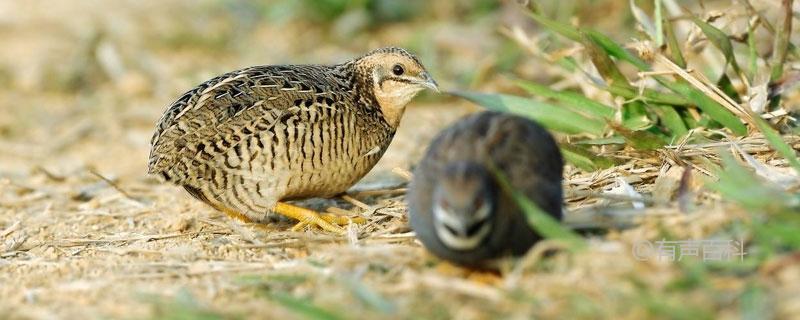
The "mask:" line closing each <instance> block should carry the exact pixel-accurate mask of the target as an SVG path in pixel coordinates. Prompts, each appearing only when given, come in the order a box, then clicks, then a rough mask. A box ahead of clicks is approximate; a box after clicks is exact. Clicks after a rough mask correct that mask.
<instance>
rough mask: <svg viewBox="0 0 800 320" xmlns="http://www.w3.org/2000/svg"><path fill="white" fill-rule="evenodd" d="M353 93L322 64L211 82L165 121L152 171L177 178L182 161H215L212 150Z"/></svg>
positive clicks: (253, 70) (260, 69)
mask: <svg viewBox="0 0 800 320" xmlns="http://www.w3.org/2000/svg"><path fill="white" fill-rule="evenodd" d="M348 90H351V88H349V87H348V85H347V82H346V79H343V78H340V77H336V76H335V74H334V73H332V72H330V67H328V66H317V65H307V66H257V67H250V68H246V69H241V70H238V71H233V72H230V73H226V74H223V75H221V76H218V77H216V78H213V79H211V80H208V81H206V82H204V83H203V84H201V85H199V86H198V87H196V88H194V89H192V90H190V91H188V92H186V93H185V94H183V95H182V96H181V97H180V98H178V100H177V101H175V102H174V103H172V104H171V105H170V106H169V108H167V111H166V112H165V113H164V115H163V116H162V118H161V120H159V123H158V126H157V127H156V132H155V134H154V135H153V138H152V140H151V152H150V159H149V165H148V169H149V170H148V171H149V172H150V173H153V174H162V176H164V178H166V179H168V180H170V179H174V178H176V177H170V176H169V175H168V174H167V173H169V172H170V170H171V169H172V168H173V167H174V166H175V165H177V164H178V162H179V161H180V160H186V159H187V158H189V159H193V160H195V161H200V162H202V161H204V160H205V161H211V160H212V159H211V158H213V157H212V156H210V155H208V154H205V153H206V151H208V153H214V154H217V155H219V154H225V153H226V152H227V150H228V149H230V148H232V147H235V146H236V144H237V143H238V142H239V141H242V140H243V139H247V138H248V137H249V136H251V135H253V133H254V132H257V131H263V130H270V129H272V126H274V125H275V124H276V123H279V122H281V121H283V120H284V119H286V118H289V117H292V116H294V115H296V114H297V113H298V112H299V111H301V110H302V109H303V108H306V109H307V108H308V107H310V106H312V105H314V104H317V105H320V104H321V105H324V106H328V107H331V106H333V105H334V102H335V101H343V100H346V99H347V97H348V93H351V91H348ZM349 105H351V104H350V103H342V104H337V105H336V106H337V107H348V106H349ZM179 171H180V170H179Z"/></svg>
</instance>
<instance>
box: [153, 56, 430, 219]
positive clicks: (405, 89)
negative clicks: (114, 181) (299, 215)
mask: <svg viewBox="0 0 800 320" xmlns="http://www.w3.org/2000/svg"><path fill="white" fill-rule="evenodd" d="M397 65H400V66H401V68H403V72H402V73H401V74H400V75H397V74H395V73H394V72H388V71H387V70H390V69H391V68H396V66H397ZM425 87H433V88H435V82H433V80H431V79H430V77H429V76H428V74H427V73H426V72H425V70H424V68H423V67H422V65H421V64H419V61H418V60H417V59H416V58H415V57H414V56H412V55H411V54H409V53H408V52H406V51H405V50H403V49H399V48H384V49H379V50H375V51H373V52H371V53H369V54H367V55H365V56H362V57H360V58H357V59H354V60H351V61H347V62H345V63H342V64H339V65H333V66H324V65H290V66H256V67H250V68H245V69H241V70H238V71H234V72H230V73H227V74H224V75H221V76H219V77H216V78H213V79H211V80H208V81H206V82H205V83H203V84H201V85H199V86H198V87H196V88H194V89H192V90H190V91H188V92H186V93H185V94H183V95H182V96H181V97H180V98H179V99H178V100H177V101H176V102H174V103H173V104H172V105H171V106H170V107H169V108H168V109H167V110H166V112H165V113H164V115H163V116H162V118H161V120H160V121H159V122H158V125H157V127H156V132H155V134H154V135H153V138H152V140H151V145H152V149H151V153H150V161H149V172H150V173H151V174H157V175H160V176H161V177H163V178H164V179H165V180H167V181H170V182H173V183H175V184H178V185H182V186H184V187H185V188H186V189H187V190H188V191H189V192H190V193H191V194H192V195H194V196H195V197H197V198H198V199H201V200H203V201H205V202H207V203H209V204H211V205H212V206H214V207H216V208H218V209H220V210H224V211H235V212H237V213H239V214H241V215H244V216H245V217H247V218H249V219H251V220H255V221H264V220H265V219H266V218H267V217H268V213H269V212H270V210H271V209H272V208H273V207H274V206H275V203H276V202H277V201H279V200H289V199H298V198H305V197H330V196H334V195H336V194H339V193H342V192H344V191H346V190H347V188H349V187H350V186H352V185H353V184H354V183H355V182H356V181H358V180H359V179H360V178H361V177H362V176H364V175H365V174H366V173H367V172H368V171H369V170H370V169H371V168H372V167H373V166H374V165H375V163H377V161H378V160H379V159H380V157H381V156H382V155H383V153H384V151H386V148H387V147H388V145H389V143H390V142H391V139H392V137H393V136H394V134H395V130H396V129H397V125H398V122H399V117H400V116H401V115H402V111H403V108H404V106H405V104H406V103H407V102H408V101H409V100H410V99H411V98H412V97H413V96H414V95H415V94H416V93H417V92H419V91H420V90H421V89H423V88H425Z"/></svg>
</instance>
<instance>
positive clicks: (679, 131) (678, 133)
mask: <svg viewBox="0 0 800 320" xmlns="http://www.w3.org/2000/svg"><path fill="white" fill-rule="evenodd" d="M653 110H654V111H655V112H656V114H658V118H659V119H661V123H662V124H663V125H664V126H665V127H667V129H669V131H670V133H671V134H672V138H673V140H675V139H677V138H679V137H682V136H684V135H685V134H687V133H688V132H689V130H688V129H687V128H686V124H684V123H683V119H682V118H681V115H680V114H679V113H678V111H677V110H675V108H673V107H670V106H656V108H653Z"/></svg>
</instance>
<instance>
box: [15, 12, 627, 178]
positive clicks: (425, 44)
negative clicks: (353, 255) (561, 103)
mask: <svg viewBox="0 0 800 320" xmlns="http://www.w3.org/2000/svg"><path fill="white" fill-rule="evenodd" d="M626 5H627V3H626V1H568V2H558V1H544V2H542V3H541V6H542V9H543V10H544V11H545V12H547V14H548V15H551V16H553V17H557V18H559V19H577V20H580V21H581V23H582V24H591V25H596V26H597V27H598V28H601V29H603V30H614V35H615V36H616V37H617V38H619V39H626V37H627V33H628V32H629V31H631V30H632V29H631V28H629V26H630V25H631V24H632V22H633V18H632V17H631V15H630V14H629V12H630V11H629V10H627V9H626V8H625V7H626ZM598 12H603V14H601V15H598V14H596V13H598ZM509 25H520V26H522V27H523V28H525V29H526V30H531V29H534V28H535V27H534V24H533V23H532V21H531V20H530V19H529V18H527V17H526V16H525V14H524V13H522V10H521V9H520V6H519V5H517V3H516V2H515V1H493V0H474V1H472V0H469V1H468V0H456V1H424V0H409V1H393V0H359V1H343V0H300V1H290V0H284V1H281V0H277V1H204V0H201V1H182V0H174V1H125V0H119V1H91V0H89V1H58V2H52V1H3V2H0V42H1V43H2V44H3V45H2V50H0V112H2V117H0V160H1V161H2V163H3V165H2V166H0V176H2V175H12V176H14V175H20V174H23V173H24V172H26V171H28V170H30V169H31V167H34V166H35V165H41V164H44V163H47V165H48V168H49V169H50V170H55V171H58V172H71V171H74V170H77V168H78V167H81V166H84V165H88V166H97V167H99V170H101V171H104V172H108V173H109V174H112V175H115V176H119V175H125V176H128V177H131V178H133V177H137V176H142V175H143V173H144V172H145V163H146V161H145V159H146V157H147V154H146V153H147V149H148V144H149V140H150V135H151V133H152V129H153V127H154V124H155V122H156V121H157V120H158V118H159V116H160V114H161V112H163V110H164V109H165V108H166V106H167V105H169V104H170V103H171V102H172V101H173V100H174V99H175V98H176V97H178V96H179V95H180V94H181V93H182V92H184V91H186V90H188V89H190V88H192V87H194V86H195V85H197V84H199V83H200V82H203V81H205V80H207V79H209V78H211V77H213V76H215V75H218V74H221V73H224V72H227V71H231V70H235V69H239V68H243V67H247V66H252V65H261V64H303V63H319V64H330V63H338V62H341V61H344V60H347V59H350V58H353V57H356V56H358V55H361V54H363V53H365V52H367V51H369V50H372V49H374V48H377V47H381V46H388V45H396V46H402V47H405V48H407V49H409V50H411V51H413V52H414V53H416V54H417V55H418V56H419V57H420V59H421V60H422V61H423V62H424V64H425V65H426V66H427V68H428V69H430V70H431V71H432V73H433V75H434V77H435V78H436V80H437V81H438V82H439V83H440V84H441V85H442V87H443V88H445V89H466V88H471V89H481V90H489V91H509V90H517V89H514V88H515V87H514V86H512V85H510V84H509V83H508V80H507V79H506V77H505V75H506V74H508V73H516V74H517V75H520V76H524V77H526V78H528V79H532V80H536V81H539V80H541V81H544V82H546V81H547V77H548V73H547V71H548V70H549V68H547V67H546V66H542V65H541V63H540V62H539V61H531V59H529V58H528V57H526V56H525V51H524V49H522V48H520V47H519V46H518V45H516V44H515V43H514V42H513V41H512V40H510V39H509V38H508V37H505V36H503V35H502V34H501V32H500V30H501V29H502V28H503V27H504V26H509ZM626 26H628V27H626ZM434 105H435V108H434V107H433V106H434ZM418 108H424V109H426V110H429V111H431V112H415V111H414V110H416V109H418ZM465 108H466V110H469V108H470V107H467V106H466V105H465V104H464V103H462V102H458V101H454V100H448V99H446V98H443V97H442V96H434V95H431V94H426V95H424V96H423V97H421V98H418V99H417V100H416V101H415V102H414V103H412V105H411V111H410V112H409V115H408V116H407V119H406V120H407V121H403V123H406V124H407V123H411V122H416V123H418V122H417V121H415V120H413V119H418V120H419V121H424V122H425V123H427V124H428V125H427V126H423V127H422V128H419V127H417V128H416V129H414V130H403V129H401V131H400V132H401V133H400V134H399V136H398V139H397V140H398V141H397V142H396V143H395V144H396V145H398V146H395V149H397V148H401V149H402V150H401V151H398V152H390V153H389V155H387V158H388V159H389V160H387V161H388V162H389V163H388V164H386V165H385V166H386V167H390V166H397V165H404V164H406V162H405V161H403V160H402V159H399V158H402V157H400V156H399V155H398V157H397V158H395V156H396V153H400V154H411V155H412V158H413V155H418V154H419V152H420V151H417V150H418V149H419V150H421V149H422V148H421V146H420V145H415V146H406V148H403V146H404V145H406V144H405V143H404V142H403V141H405V140H407V139H408V141H425V137H428V136H430V135H431V134H432V133H434V132H436V129H438V128H439V127H441V126H442V125H443V124H444V123H445V122H447V121H448V120H452V119H453V118H454V117H455V116H457V115H459V114H461V113H463V112H466V111H465ZM434 109H435V110H437V112H433V110H434ZM438 111H441V112H438ZM409 119H412V120H409ZM427 128H430V130H427ZM415 135H423V137H417V136H415ZM419 139H422V140H419ZM390 159H394V160H390ZM385 162H386V161H385ZM382 165H383V164H382Z"/></svg>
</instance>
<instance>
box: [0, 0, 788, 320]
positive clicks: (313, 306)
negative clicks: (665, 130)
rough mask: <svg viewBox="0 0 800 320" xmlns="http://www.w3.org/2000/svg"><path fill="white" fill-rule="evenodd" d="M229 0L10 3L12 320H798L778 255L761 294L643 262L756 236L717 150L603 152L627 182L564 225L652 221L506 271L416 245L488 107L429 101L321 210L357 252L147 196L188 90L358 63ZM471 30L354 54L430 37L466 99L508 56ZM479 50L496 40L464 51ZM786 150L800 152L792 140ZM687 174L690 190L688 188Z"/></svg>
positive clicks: (747, 145) (417, 104)
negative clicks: (727, 185)
mask: <svg viewBox="0 0 800 320" xmlns="http://www.w3.org/2000/svg"><path fill="white" fill-rule="evenodd" d="M225 3H226V5H220V4H219V3H215V2H211V1H201V2H197V1H173V2H171V3H169V4H168V5H164V6H163V7H162V5H161V4H158V3H156V2H152V3H151V2H139V1H117V2H115V3H113V4H110V3H106V2H91V1H58V2H50V1H25V2H10V1H9V2H3V3H0V42H2V43H3V49H2V50H0V61H3V63H2V64H0V115H2V116H0V239H2V240H3V242H4V243H3V247H0V284H2V285H0V296H2V297H3V299H0V318H10V319H16V318H19V319H27V318H33V319H55V318H78V319H81V318H137V319H139V318H218V317H222V318H378V317H386V318H458V319H488V318H495V317H505V318H530V317H532V316H533V317H542V318H555V317H559V316H563V315H570V316H571V317H577V318H630V319H637V318H645V317H655V316H656V315H659V314H666V316H665V317H668V318H698V317H699V318H711V317H720V318H734V317H740V316H742V315H743V314H744V315H749V316H753V317H754V318H759V316H760V315H766V316H774V317H778V318H787V319H788V318H792V316H797V315H798V314H800V294H799V293H800V287H798V286H797V284H798V283H800V262H798V261H800V255H798V254H797V253H794V254H791V253H790V254H782V255H779V256H778V257H777V258H775V259H773V260H771V261H770V263H767V264H764V265H762V266H759V267H757V268H755V271H754V272H752V271H748V273H747V276H746V277H743V276H741V272H740V273H737V271H736V269H735V268H733V269H724V270H728V271H724V272H720V273H715V274H713V276H709V277H703V276H700V275H698V274H700V272H699V271H698V272H695V273H692V272H691V271H692V270H695V271H696V270H699V269H693V268H694V266H696V265H694V264H692V263H691V262H689V263H683V264H682V263H673V262H669V261H658V260H655V259H650V260H647V261H641V260H640V259H637V256H636V255H635V254H634V252H633V250H634V248H635V246H636V245H637V244H638V243H640V242H641V241H643V240H649V241H657V240H661V239H662V237H663V236H664V235H665V234H668V235H670V236H671V237H672V238H676V239H706V238H707V237H709V236H710V235H715V236H719V235H718V234H716V233H715V232H716V231H718V230H721V229H722V228H723V227H725V226H728V225H730V224H731V223H747V222H748V221H750V219H753V218H752V216H751V215H749V214H748V212H746V210H744V209H743V208H741V207H739V206H735V205H732V204H731V203H729V202H724V201H721V200H720V197H719V196H718V195H717V194H715V193H713V192H711V191H709V190H708V189H707V188H705V187H704V185H705V183H706V182H707V178H708V176H709V175H710V173H709V172H706V171H704V170H705V169H704V168H705V167H703V166H702V164H703V163H704V161H705V160H704V159H705V158H713V159H715V160H716V159H717V158H716V156H710V155H711V154H713V153H714V152H715V151H716V150H717V148H718V147H719V146H718V145H703V144H690V145H685V146H682V147H676V148H665V149H663V150H660V151H653V152H639V153H637V152H633V151H631V150H625V149H614V148H609V149H607V150H604V153H605V154H606V155H608V156H610V157H615V158H617V159H621V163H620V164H619V165H617V166H615V167H612V168H609V169H604V170H599V171H596V172H592V173H586V172H583V171H581V170H578V169H576V168H574V167H572V166H569V167H567V170H566V176H565V183H564V187H565V192H566V196H567V201H566V206H567V209H568V212H569V213H568V216H569V217H578V213H579V212H581V210H586V208H590V207H592V206H594V205H608V204H612V203H613V204H616V205H618V207H617V208H618V211H619V212H627V211H630V212H634V215H636V216H637V217H639V219H638V220H637V221H640V222H641V223H642V224H641V225H640V226H639V227H635V228H630V229H623V230H617V229H614V230H612V231H609V232H604V233H598V234H595V235H589V236H587V239H588V247H587V248H585V249H583V250H581V251H573V250H570V249H568V248H565V247H564V244H563V243H560V242H556V241H543V242H541V243H539V244H538V245H537V246H536V247H535V248H534V249H533V250H531V252H530V253H529V254H528V255H527V256H525V257H524V258H522V259H519V260H514V261H508V262H507V263H506V264H505V265H504V266H503V267H502V268H501V269H500V271H499V272H496V273H494V272H473V271H468V270H464V269H460V268H456V267H452V266H448V265H446V264H442V263H441V262H440V261H438V260H437V259H436V258H434V257H432V256H431V255H429V254H428V253H427V252H426V251H425V250H424V248H423V247H421V245H420V243H419V242H417V241H416V240H415V239H414V236H413V233H411V232H410V230H409V228H408V226H407V217H406V206H405V204H404V190H405V189H404V188H405V187H406V183H407V181H408V179H409V173H410V171H411V170H412V167H413V165H414V163H416V161H417V160H418V159H419V158H420V157H421V155H422V153H423V151H424V148H425V146H426V145H427V142H428V141H429V140H430V139H431V138H432V137H433V136H434V135H435V134H436V132H437V131H438V130H440V129H441V128H443V127H444V126H446V125H447V124H449V123H451V122H452V121H454V120H455V119H457V118H458V117H459V116H461V115H464V114H467V113H470V112H475V111H477V110H479V108H478V107H477V106H474V105H471V104H469V103H468V102H466V101H463V100H458V99H455V98H445V97H441V96H436V95H433V94H425V95H423V96H422V97H420V98H418V99H416V100H415V101H414V102H412V105H411V106H410V107H409V109H408V110H407V112H406V114H405V116H404V118H403V121H402V123H401V127H400V129H399V130H398V133H397V135H396V138H395V140H394V141H393V143H392V145H391V147H390V148H389V150H388V152H387V153H386V155H385V156H384V158H383V159H382V160H381V161H380V163H379V164H378V165H377V166H376V167H375V169H374V170H373V171H372V172H371V173H370V174H369V175H368V176H367V177H366V178H365V179H364V180H363V181H362V182H361V183H359V184H358V185H357V186H355V187H354V189H353V191H352V192H350V193H349V197H348V198H337V199H329V200H324V199H312V200H309V201H308V202H306V204H308V205H310V206H313V207H315V208H318V209H322V210H326V209H327V210H329V211H332V212H335V213H343V212H345V211H346V213H347V214H358V215H361V216H364V217H366V218H367V219H368V222H367V223H366V224H364V225H361V226H351V227H350V228H349V234H348V235H347V236H345V237H340V236H333V235H328V234H326V233H324V232H322V231H319V230H306V231H303V232H290V231H288V229H289V228H290V227H291V225H292V222H289V221H284V222H279V223H274V224H269V225H255V224H245V223H242V222H239V221H235V220H232V219H230V218H228V217H227V216H225V215H223V214H221V213H219V212H216V211H215V210H213V209H211V208H209V207H208V206H206V205H204V204H202V203H200V202H198V201H196V200H194V199H192V198H191V197H190V196H188V195H187V194H186V192H184V191H183V190H182V189H180V188H178V187H175V186H171V185H168V184H162V183H160V182H159V181H158V180H156V179H155V178H153V177H148V176H147V175H146V174H145V173H146V165H147V157H148V152H149V141H150V137H151V135H152V132H153V129H154V125H155V122H156V121H157V120H158V118H159V116H160V114H161V112H163V110H164V109H165V108H166V106H167V105H168V104H169V103H170V102H171V101H172V100H174V99H175V98H176V97H177V96H179V94H180V93H181V92H183V91H185V90H187V89H189V88H191V87H192V86H194V85H196V84H197V83H199V82H201V81H203V80H205V79H207V78H210V77H211V76H214V75H216V74H219V73H222V72H224V71H229V70H233V69H236V68H240V67H244V66H248V65H255V64H271V63H288V62H295V63H309V62H316V63H332V62H336V61H341V60H343V59H346V58H348V57H352V56H354V55H357V54H360V53H361V52H360V51H358V50H356V49H343V48H342V46H340V45H337V44H336V43H337V42H336V41H339V42H342V41H343V40H342V39H343V38H346V37H345V36H341V38H339V39H338V40H337V39H334V40H331V41H327V42H326V41H325V40H323V39H327V38H326V37H333V38H336V36H332V35H330V34H328V33H327V32H328V31H325V29H324V28H318V27H317V28H313V27H312V24H311V23H306V22H303V21H300V22H298V21H295V20H290V21H282V20H280V18H279V16H280V12H282V11H280V10H279V9H280V8H278V9H275V8H272V9H270V10H273V11H275V12H278V13H275V12H273V11H269V12H267V13H265V16H268V17H269V18H270V19H273V20H275V21H278V22H275V21H272V20H270V21H269V22H263V21H256V22H254V21H250V20H248V19H250V18H252V17H251V15H250V13H251V12H250V11H249V10H255V9H253V8H250V7H247V6H244V5H243V6H242V7H239V6H238V5H235V3H238V2H225ZM281 3H283V2H281ZM443 3H445V2H443ZM284 6H285V7H291V6H287V5H284ZM438 6H442V7H444V8H438V7H437V9H436V10H439V11H436V12H449V11H448V10H450V7H447V5H445V4H438ZM255 8H257V9H259V10H260V9H263V8H261V7H259V6H256V7H255ZM117 9H119V10H117ZM220 9H225V10H226V11H225V12H224V13H223V14H218V12H217V10H220ZM504 12H505V11H504ZM435 14H436V13H434V15H435ZM450 14H452V13H450ZM506 14H507V13H503V17H504V16H505V15H506ZM231 16H234V18H231ZM248 17H250V18H248ZM348 19H349V20H348ZM348 19H344V18H342V19H339V22H337V23H335V25H334V27H333V28H335V30H336V31H337V32H345V31H347V30H349V29H348V28H355V27H352V25H351V24H352V23H355V22H353V21H360V20H358V19H363V17H360V16H358V15H357V14H355V15H354V16H353V17H351V18H348ZM508 19H511V18H508ZM232 21H234V22H232ZM476 21H477V22H473V23H462V24H458V23H453V24H452V25H450V24H433V25H425V28H427V29H425V30H427V31H431V30H436V31H435V32H434V31H431V32H432V33H431V34H433V36H430V37H429V38H425V37H423V36H419V35H418V34H415V33H413V32H411V31H409V30H414V28H409V27H402V26H401V27H392V26H389V27H383V28H381V29H380V30H379V31H376V32H373V33H372V34H370V35H368V36H358V37H355V38H354V40H353V41H352V42H354V43H357V44H356V45H353V47H357V48H358V49H359V50H362V51H363V50H366V48H371V47H374V46H377V45H383V44H392V43H398V42H400V43H403V42H414V41H416V40H413V39H417V38H415V37H418V38H420V37H421V38H424V40H418V41H430V42H432V43H435V44H436V45H437V46H438V47H440V48H441V47H444V48H446V49H442V51H444V52H448V55H446V56H445V57H441V56H437V55H434V54H430V53H426V52H424V50H419V49H418V50H417V51H418V52H419V51H423V52H422V53H421V54H420V55H421V59H422V60H423V62H424V63H426V64H429V65H430V66H432V69H433V70H435V71H434V72H433V73H434V75H436V74H441V75H452V74H465V72H467V71H469V70H472V69H475V68H477V69H478V70H477V71H475V70H473V71H474V74H471V76H472V77H473V78H470V79H471V80H470V79H468V80H467V81H461V80H463V79H461V80H459V81H457V80H451V79H446V78H437V80H438V81H439V83H440V84H441V85H442V86H443V87H445V89H447V88H454V87H456V86H459V85H465V84H464V82H480V81H481V80H484V77H485V74H487V73H489V71H487V70H488V69H492V68H493V67H491V66H483V65H482V64H484V63H488V62H486V61H487V59H489V60H491V59H497V60H501V58H498V57H494V56H492V55H491V54H490V53H489V52H492V50H495V49H496V48H498V47H501V46H503V45H507V44H502V43H501V41H500V40H496V38H497V37H499V36H497V35H492V34H493V32H494V30H493V27H491V24H488V22H485V21H482V20H479V19H478V20H476ZM315 23H316V22H315ZM487 24H488V26H487ZM361 27H362V28H363V25H362V26H361ZM220 30H221V31H220ZM286 30H291V31H290V32H287V31H286ZM342 30H344V31H342ZM486 30H489V31H486ZM487 34H489V35H492V36H491V37H489V36H487ZM465 35H466V36H465ZM482 37H488V38H487V40H486V41H482V42H480V43H478V42H472V41H467V40H466V39H467V38H470V39H471V38H480V39H483V38H482ZM373 39H381V40H380V41H377V40H373ZM409 39H412V40H409ZM328 42H330V43H331V44H324V45H323V44H322V43H328ZM345 42H346V41H345ZM448 48H449V49H448ZM448 50H449V51H448ZM426 57H428V58H429V59H428V60H426ZM432 57H433V58H432ZM487 57H490V58H487ZM492 61H495V60H492ZM476 63H477V65H476ZM465 70H467V71H465ZM466 85H469V83H467V84H466ZM506 87H508V80H507V79H504V78H502V77H497V78H493V80H492V81H491V82H490V83H489V84H487V85H485V86H483V87H482V89H484V90H489V91H492V90H501V89H502V88H506ZM560 138H561V139H563V137H560ZM731 141H733V142H735V143H734V144H735V145H737V146H738V147H739V148H740V149H741V150H742V154H745V155H753V156H755V158H756V159H757V161H758V163H762V164H764V165H766V166H767V168H768V169H766V170H767V171H766V172H768V173H771V174H774V175H778V174H779V173H780V174H785V175H788V176H789V177H790V179H795V180H796V177H797V176H796V174H794V173H793V172H791V170H789V169H787V163H786V161H785V160H782V158H781V157H780V156H779V155H777V154H776V153H775V152H773V151H771V149H770V148H769V147H768V145H767V143H766V142H765V140H764V139H763V137H761V136H760V135H758V134H753V135H750V136H748V137H744V138H735V139H734V138H732V140H731ZM787 141H788V142H789V143H790V145H792V146H793V147H794V148H795V149H797V148H798V145H800V139H798V138H796V137H794V138H792V137H789V138H787ZM732 145H733V144H728V145H725V146H726V147H731V146H732ZM731 148H732V147H731ZM685 168H690V169H689V170H690V171H691V177H692V178H691V179H686V178H684V177H686V176H687V175H685V174H684V170H687V169H685ZM626 187H630V188H632V190H630V191H625V190H626V189H625V188H626ZM679 189H680V190H679ZM620 190H622V191H620ZM620 192H621V193H620ZM609 193H613V195H616V196H610V195H608V194H609ZM637 193H641V194H644V195H646V196H648V197H649V198H650V199H652V201H651V202H648V204H647V209H645V210H638V211H637V210H634V209H632V204H631V201H630V200H631V197H632V196H635V195H636V194H637ZM603 195H605V196H603ZM687 197H688V199H689V200H686V201H682V200H681V199H684V200H685V199H687ZM687 203H688V205H687ZM686 206H688V207H689V208H688V209H687V207H686ZM331 207H332V208H333V209H328V208H331ZM337 208H338V209H337ZM731 237H733V235H731ZM734 262H735V261H734ZM687 270H688V271H687ZM703 270H705V269H703ZM730 270H733V271H730ZM676 288H677V289H676ZM752 288H756V289H752ZM761 288H767V289H764V290H762V289H761ZM748 306H750V307H748ZM760 312H763V313H760Z"/></svg>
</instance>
